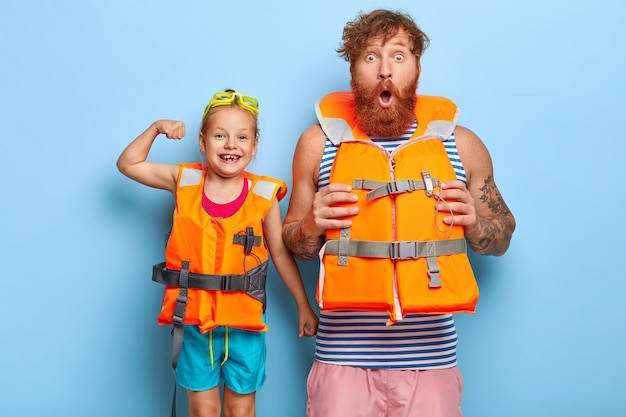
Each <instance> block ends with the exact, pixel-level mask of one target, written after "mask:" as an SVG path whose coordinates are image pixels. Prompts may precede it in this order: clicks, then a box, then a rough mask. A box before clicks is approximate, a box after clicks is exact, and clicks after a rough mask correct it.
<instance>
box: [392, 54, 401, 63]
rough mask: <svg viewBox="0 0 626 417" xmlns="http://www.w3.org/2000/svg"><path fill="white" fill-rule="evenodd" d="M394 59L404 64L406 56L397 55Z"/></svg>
mask: <svg viewBox="0 0 626 417" xmlns="http://www.w3.org/2000/svg"><path fill="white" fill-rule="evenodd" d="M393 59H395V60H396V61H397V62H402V61H404V55H401V54H397V55H396V56H394V57H393Z"/></svg>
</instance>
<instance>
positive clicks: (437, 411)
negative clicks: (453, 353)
mask: <svg viewBox="0 0 626 417" xmlns="http://www.w3.org/2000/svg"><path fill="white" fill-rule="evenodd" d="M462 390H463V378H462V377H461V372H460V371H459V369H458V367H456V366H454V367H452V368H445V369H432V370H431V369H429V370H408V371H400V370H389V369H364V368H355V367H352V366H340V365H330V364H326V363H322V362H318V361H315V362H314V363H313V366H312V367H311V372H310V373H309V377H308V380H307V391H308V399H307V406H306V415H307V417H346V416H350V417H421V416H424V417H460V416H461V393H462Z"/></svg>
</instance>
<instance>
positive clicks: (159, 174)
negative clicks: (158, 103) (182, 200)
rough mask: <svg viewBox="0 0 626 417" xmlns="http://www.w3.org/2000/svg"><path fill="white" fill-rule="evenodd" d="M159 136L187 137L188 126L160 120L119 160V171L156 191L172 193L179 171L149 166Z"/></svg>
mask: <svg viewBox="0 0 626 417" xmlns="http://www.w3.org/2000/svg"><path fill="white" fill-rule="evenodd" d="M160 134H164V135H165V136H166V137H167V138H168V139H181V138H182V137H183V136H185V124H184V123H183V122H179V121H175V120H158V121H156V122H154V123H152V124H151V125H150V127H148V129H146V130H145V131H144V132H143V133H142V134H140V135H139V136H137V137H136V138H135V139H134V140H133V141H132V142H131V143H130V144H129V145H128V146H127V147H126V149H124V151H123V152H122V154H121V155H120V157H119V158H118V160H117V168H118V169H119V170H120V172H121V173H122V174H124V175H126V176H127V177H129V178H131V179H133V180H135V181H137V182H139V183H141V184H144V185H147V186H149V187H153V188H160V189H162V190H167V191H170V192H172V193H174V192H175V190H176V177H177V175H178V168H177V167H176V166H175V165H167V164H159V163H155V162H147V161H146V159H147V158H148V153H149V152H150V149H151V148H152V144H153V143H154V140H155V139H156V138H157V136H159V135H160Z"/></svg>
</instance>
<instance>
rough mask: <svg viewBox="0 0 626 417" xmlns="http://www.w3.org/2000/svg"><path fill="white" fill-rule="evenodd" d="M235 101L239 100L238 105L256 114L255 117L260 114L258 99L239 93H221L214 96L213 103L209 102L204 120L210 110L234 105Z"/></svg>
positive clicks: (203, 116)
mask: <svg viewBox="0 0 626 417" xmlns="http://www.w3.org/2000/svg"><path fill="white" fill-rule="evenodd" d="M235 100H237V103H238V104H239V105H240V106H241V107H243V108H244V109H246V110H248V111H249V112H250V113H252V114H254V115H255V116H257V115H258V114H259V102H258V101H257V99H256V98H254V97H250V96H244V95H243V94H241V93H238V92H237V91H219V92H217V93H215V94H213V97H212V98H211V101H209V104H207V106H206V108H205V109H204V114H203V115H202V119H204V118H205V117H206V115H207V113H208V112H209V110H211V109H212V108H213V107H217V106H226V105H228V104H232V103H234V102H235Z"/></svg>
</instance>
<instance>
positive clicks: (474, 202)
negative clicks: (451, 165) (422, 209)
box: [442, 126, 515, 256]
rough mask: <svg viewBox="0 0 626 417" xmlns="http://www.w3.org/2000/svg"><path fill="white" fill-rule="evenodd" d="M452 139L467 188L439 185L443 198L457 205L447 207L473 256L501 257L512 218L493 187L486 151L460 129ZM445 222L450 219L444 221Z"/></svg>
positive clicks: (453, 183) (512, 226) (454, 183)
mask: <svg viewBox="0 0 626 417" xmlns="http://www.w3.org/2000/svg"><path fill="white" fill-rule="evenodd" d="M455 138H456V144H457V148H458V150H459V156H460V157H461V161H462V162H463V166H464V167H465V173H466V176H467V186H463V185H462V183H460V181H447V182H446V183H444V184H442V187H444V191H442V196H444V198H446V199H449V200H455V201H456V202H455V203H452V204H450V206H451V208H452V211H453V212H454V213H455V216H454V222H455V224H460V225H463V226H464V227H465V238H466V240H467V242H468V244H469V245H470V247H471V248H472V249H473V250H474V251H475V252H476V253H478V254H481V255H495V256H499V255H502V254H504V253H505V252H506V250H507V249H508V247H509V244H510V242H511V237H512V235H513V231H514V230H515V218H514V217H513V214H512V213H511V211H510V210H509V208H508V207H507V205H506V203H505V202H504V199H503V198H502V195H501V194H500V191H499V190H498V187H497V186H496V183H495V180H494V175H493V163H492V160H491V156H490V155H489V151H488V150H487V148H486V147H485V145H484V144H483V142H482V141H481V140H480V138H479V137H478V136H476V134H474V132H472V131H471V130H469V129H467V128H464V127H462V126H458V127H457V128H456V129H455ZM442 211H444V212H445V210H442ZM444 221H445V222H446V223H450V222H451V221H452V219H451V218H450V217H444Z"/></svg>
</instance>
